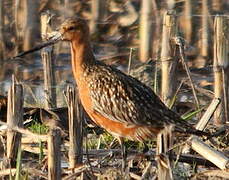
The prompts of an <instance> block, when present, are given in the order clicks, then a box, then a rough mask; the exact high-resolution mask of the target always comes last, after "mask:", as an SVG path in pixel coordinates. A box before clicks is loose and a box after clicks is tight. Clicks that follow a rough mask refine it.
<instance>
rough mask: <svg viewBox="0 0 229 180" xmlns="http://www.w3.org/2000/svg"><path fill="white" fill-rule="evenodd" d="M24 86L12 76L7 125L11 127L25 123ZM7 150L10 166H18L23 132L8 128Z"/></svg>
mask: <svg viewBox="0 0 229 180" xmlns="http://www.w3.org/2000/svg"><path fill="white" fill-rule="evenodd" d="M23 101H24V97H23V87H22V85H21V84H18V83H16V80H15V78H14V76H12V85H11V87H10V89H9V91H8V105H7V125H8V126H10V127H22V124H23V112H24V110H23ZM6 145H7V152H6V156H7V158H8V160H9V163H10V167H12V168H13V167H16V157H17V151H18V147H19V146H21V134H20V133H18V132H15V131H13V130H12V129H8V130H7V143H6Z"/></svg>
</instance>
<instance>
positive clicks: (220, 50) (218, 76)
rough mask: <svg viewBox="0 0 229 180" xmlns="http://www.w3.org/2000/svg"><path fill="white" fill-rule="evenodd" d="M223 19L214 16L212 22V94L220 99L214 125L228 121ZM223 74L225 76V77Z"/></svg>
mask: <svg viewBox="0 0 229 180" xmlns="http://www.w3.org/2000/svg"><path fill="white" fill-rule="evenodd" d="M226 25H227V24H226V20H225V17H222V16H216V17H215V22H214V63H213V67H214V93H215V98H220V99H221V100H222V103H221V104H220V105H219V106H218V108H217V110H216V111H215V114H214V124H215V125H222V124H224V123H225V122H226V120H228V113H227V112H228V105H227V92H228V85H227V84H228V72H227V71H226V69H227V68H228V46H229V41H228V39H227V37H225V36H226V35H227V32H226V30H227V29H226V28H227V27H226ZM225 73H226V74H227V75H225Z"/></svg>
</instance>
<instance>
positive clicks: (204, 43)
mask: <svg viewBox="0 0 229 180" xmlns="http://www.w3.org/2000/svg"><path fill="white" fill-rule="evenodd" d="M202 14H203V15H202V39H201V55H202V56H203V57H208V49H209V43H208V42H209V40H208V38H209V37H208V32H209V25H208V0H202Z"/></svg>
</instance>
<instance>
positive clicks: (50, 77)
mask: <svg viewBox="0 0 229 180" xmlns="http://www.w3.org/2000/svg"><path fill="white" fill-rule="evenodd" d="M51 18H52V14H50V13H42V15H41V36H42V39H43V41H45V40H46V39H47V37H48V33H50V32H51V27H50V23H51ZM41 57H42V61H43V67H44V91H45V108H47V109H50V108H55V107H56V89H55V88H54V86H55V84H56V82H55V73H54V64H55V62H54V58H53V46H51V47H46V48H44V49H42V51H41Z"/></svg>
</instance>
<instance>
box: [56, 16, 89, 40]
mask: <svg viewBox="0 0 229 180" xmlns="http://www.w3.org/2000/svg"><path fill="white" fill-rule="evenodd" d="M59 32H60V34H61V39H62V40H64V41H73V40H78V41H81V40H83V39H86V38H88V37H89V27H88V25H87V23H86V22H85V20H83V19H79V18H68V19H66V20H65V21H64V22H63V23H62V24H61V25H60V28H59Z"/></svg>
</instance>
